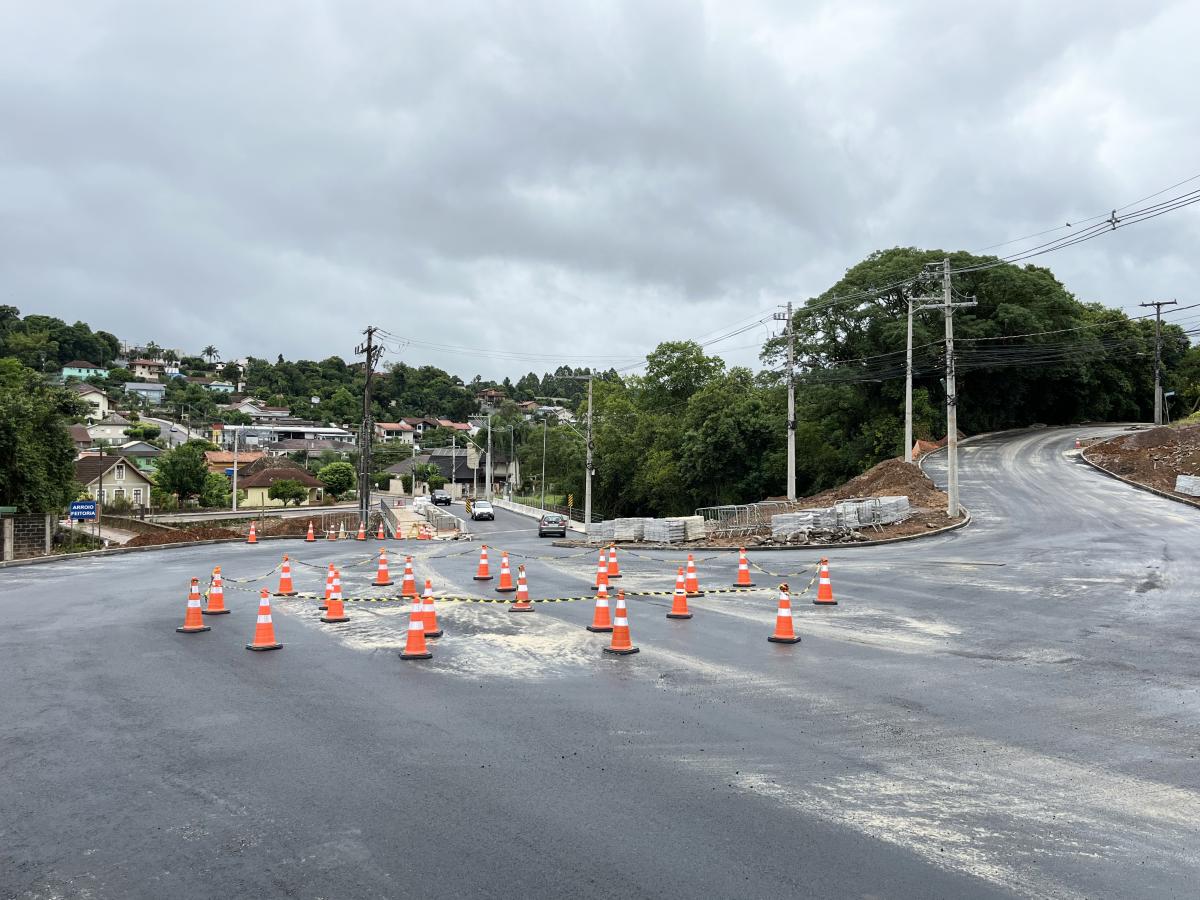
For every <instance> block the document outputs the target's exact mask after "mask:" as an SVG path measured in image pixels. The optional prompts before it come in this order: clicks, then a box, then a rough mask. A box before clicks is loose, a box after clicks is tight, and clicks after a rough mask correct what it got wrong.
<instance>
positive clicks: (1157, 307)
mask: <svg viewBox="0 0 1200 900" xmlns="http://www.w3.org/2000/svg"><path fill="white" fill-rule="evenodd" d="M1178 302H1179V301H1178V300H1158V301H1156V302H1154V303H1139V304H1138V306H1153V307H1154V424H1155V425H1161V424H1162V423H1163V414H1162V407H1163V403H1162V401H1163V396H1162V308H1163V307H1164V306H1174V305H1175V304H1176V303H1178Z"/></svg>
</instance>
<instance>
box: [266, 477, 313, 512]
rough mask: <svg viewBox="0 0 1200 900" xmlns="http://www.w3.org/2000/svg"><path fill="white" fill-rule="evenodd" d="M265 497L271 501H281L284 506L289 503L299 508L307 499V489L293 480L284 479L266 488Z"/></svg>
mask: <svg viewBox="0 0 1200 900" xmlns="http://www.w3.org/2000/svg"><path fill="white" fill-rule="evenodd" d="M267 496H268V497H270V498H271V499H272V500H282V501H283V505H284V506H287V505H288V504H289V503H295V504H296V505H297V506H299V505H300V504H301V503H303V502H304V501H305V500H307V499H308V488H306V487H305V486H304V485H302V484H301V483H300V482H298V481H296V479H294V478H284V479H282V480H281V481H277V482H275V483H274V484H273V485H271V486H270V487H269V488H267Z"/></svg>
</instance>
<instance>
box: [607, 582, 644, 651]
mask: <svg viewBox="0 0 1200 900" xmlns="http://www.w3.org/2000/svg"><path fill="white" fill-rule="evenodd" d="M604 652H605V653H616V654H617V655H619V656H628V655H629V654H630V653H637V652H638V648H637V647H635V646H633V642H632V641H631V640H630V639H629V614H628V613H627V612H626V611H625V592H624V591H617V608H616V616H615V618H614V620H613V629H612V643H611V644H610V645H609V646H607V647H605V648H604Z"/></svg>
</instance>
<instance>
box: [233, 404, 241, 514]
mask: <svg viewBox="0 0 1200 900" xmlns="http://www.w3.org/2000/svg"><path fill="white" fill-rule="evenodd" d="M233 427H234V428H235V429H236V430H235V431H234V432H233V511H234V512H237V476H238V471H237V470H238V465H237V464H238V433H239V432H240V431H241V427H242V426H241V425H234V426H233Z"/></svg>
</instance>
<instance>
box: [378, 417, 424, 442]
mask: <svg viewBox="0 0 1200 900" xmlns="http://www.w3.org/2000/svg"><path fill="white" fill-rule="evenodd" d="M414 434H416V429H415V428H413V426H412V425H410V424H408V422H376V423H375V439H376V440H378V441H379V442H380V443H383V444H390V443H392V442H393V441H399V442H400V443H402V444H411V443H412V442H413V435H414Z"/></svg>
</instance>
